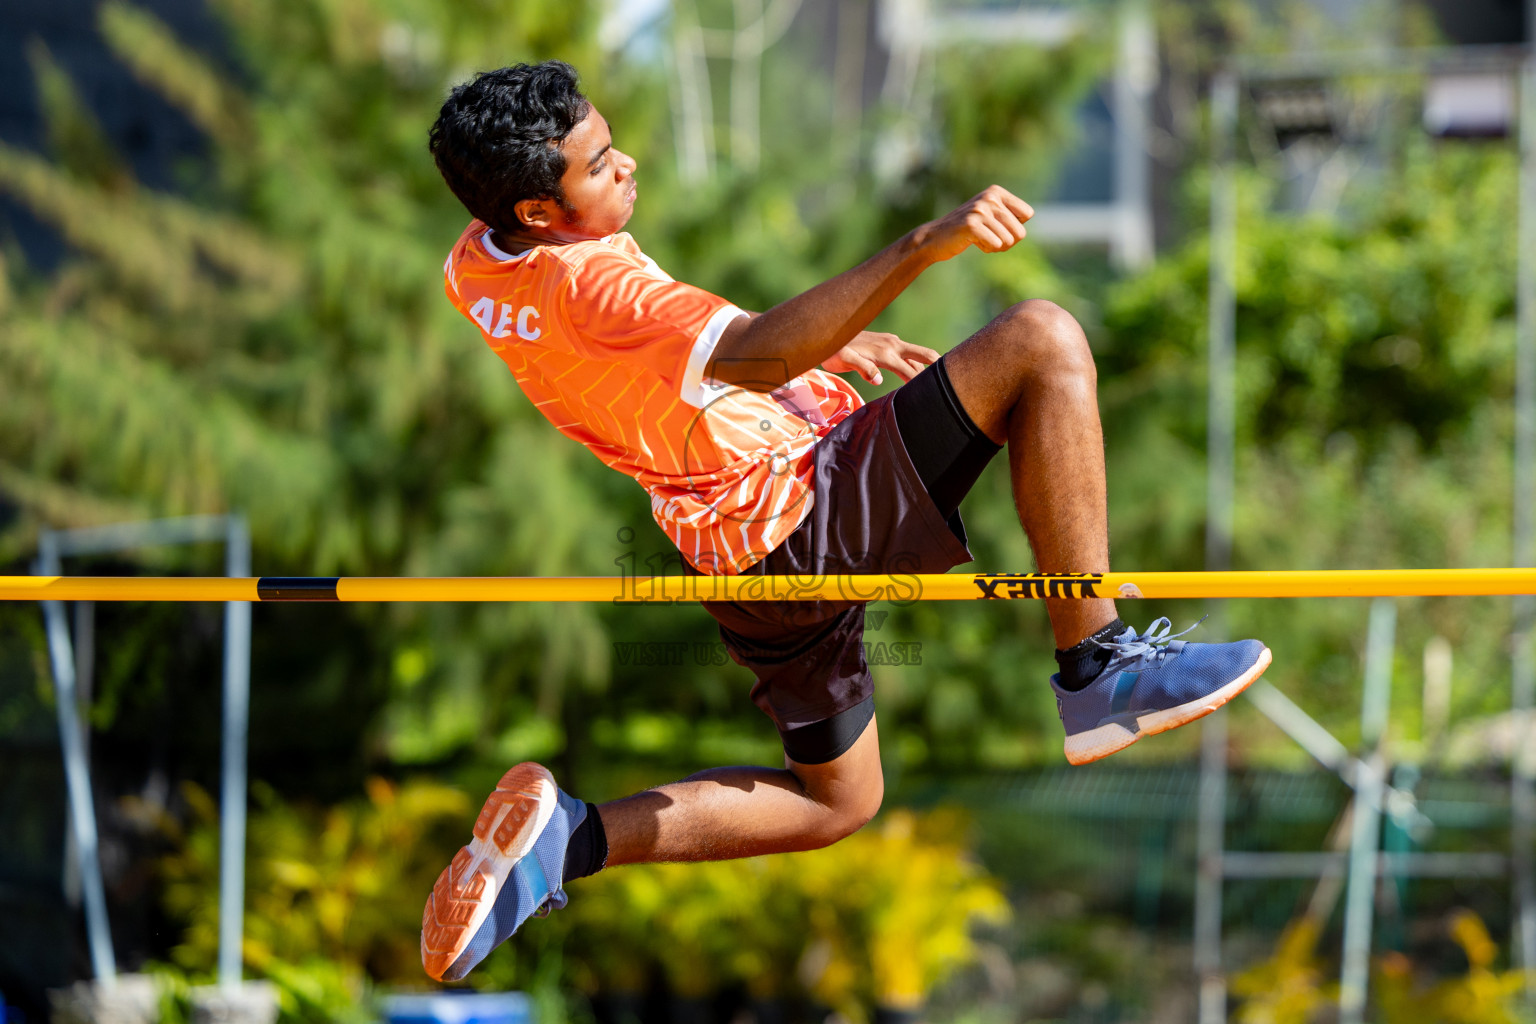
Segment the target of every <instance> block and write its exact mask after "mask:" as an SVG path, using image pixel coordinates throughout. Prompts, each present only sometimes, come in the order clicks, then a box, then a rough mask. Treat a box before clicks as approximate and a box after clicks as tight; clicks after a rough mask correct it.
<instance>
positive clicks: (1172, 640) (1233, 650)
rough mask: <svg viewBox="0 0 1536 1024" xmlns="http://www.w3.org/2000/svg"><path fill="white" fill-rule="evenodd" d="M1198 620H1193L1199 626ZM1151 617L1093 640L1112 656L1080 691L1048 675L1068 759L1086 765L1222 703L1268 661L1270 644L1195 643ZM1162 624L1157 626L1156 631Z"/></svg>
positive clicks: (1166, 622) (1186, 722)
mask: <svg viewBox="0 0 1536 1024" xmlns="http://www.w3.org/2000/svg"><path fill="white" fill-rule="evenodd" d="M1199 624H1200V623H1198V622H1197V623H1195V626H1198V625H1199ZM1195 626H1190V627H1189V629H1186V630H1184V632H1183V633H1171V632H1170V631H1171V630H1172V629H1173V624H1172V623H1171V622H1169V621H1168V620H1167V619H1158V620H1157V621H1156V622H1154V623H1152V625H1151V626H1150V627H1148V629H1147V631H1146V632H1145V633H1141V634H1138V633H1137V632H1136V630H1135V629H1132V628H1129V627H1128V628H1127V629H1126V631H1125V632H1124V633H1121V634H1120V635H1119V636H1117V637H1116V638H1115V639H1113V640H1111V641H1109V642H1108V643H1103V644H1100V646H1101V647H1104V648H1105V649H1107V650H1108V651H1109V652H1110V653H1111V655H1112V657H1111V658H1110V659H1109V664H1108V665H1105V666H1104V670H1103V671H1102V672H1100V673H1099V674H1098V676H1097V677H1096V678H1095V679H1094V680H1093V682H1091V683H1089V684H1088V685H1087V686H1085V687H1083V688H1082V689H1081V690H1077V691H1075V692H1074V691H1070V690H1063V689H1062V688H1061V685H1060V683H1061V677H1060V676H1051V689H1053V690H1055V691H1056V712H1057V714H1059V715H1061V724H1062V725H1063V726H1065V727H1066V730H1067V742H1066V751H1067V760H1068V761H1070V762H1071V763H1072V764H1087V763H1088V762H1090V761H1097V760H1099V759H1100V758H1101V757H1108V756H1109V755H1110V754H1113V753H1114V752H1115V751H1117V750H1124V749H1125V748H1126V747H1128V746H1130V745H1131V744H1132V743H1135V742H1136V741H1137V740H1139V739H1141V738H1142V736H1153V735H1156V734H1157V733H1160V732H1167V731H1168V730H1169V729H1177V728H1178V727H1179V726H1181V725H1187V724H1189V723H1190V722H1193V721H1194V720H1195V719H1197V718H1204V717H1205V716H1206V715H1208V714H1210V713H1211V712H1212V711H1215V710H1216V709H1217V708H1219V707H1221V706H1222V705H1223V704H1225V703H1226V702H1227V701H1229V700H1231V699H1232V698H1233V697H1236V696H1237V695H1238V694H1240V693H1242V692H1243V691H1244V690H1245V689H1247V688H1248V684H1250V683H1252V682H1253V681H1254V680H1255V679H1257V678H1259V676H1261V675H1263V674H1264V670H1265V669H1266V668H1268V667H1269V661H1270V653H1269V648H1268V647H1265V646H1264V645H1263V644H1262V643H1260V642H1259V641H1257V640H1238V641H1235V642H1233V643H1229V644H1194V643H1189V642H1187V641H1184V640H1180V639H1178V638H1179V637H1181V636H1183V635H1184V633H1188V632H1189V630H1190V629H1194V628H1195ZM1159 630H1161V632H1159Z"/></svg>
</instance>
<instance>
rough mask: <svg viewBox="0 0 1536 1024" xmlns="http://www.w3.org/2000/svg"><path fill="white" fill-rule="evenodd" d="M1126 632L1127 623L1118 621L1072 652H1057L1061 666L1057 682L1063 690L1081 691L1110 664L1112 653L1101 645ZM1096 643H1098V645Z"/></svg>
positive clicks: (1076, 646) (1076, 645)
mask: <svg viewBox="0 0 1536 1024" xmlns="http://www.w3.org/2000/svg"><path fill="white" fill-rule="evenodd" d="M1124 632H1125V623H1123V622H1121V621H1120V620H1119V619H1116V620H1115V621H1114V622H1111V623H1110V624H1109V625H1107V626H1105V627H1104V628H1103V629H1101V630H1099V631H1098V632H1097V633H1095V634H1093V635H1092V636H1090V637H1088V638H1087V639H1086V640H1084V641H1082V642H1081V643H1079V644H1074V645H1073V647H1072V649H1071V650H1067V651H1057V652H1056V664H1058V665H1060V666H1061V676H1060V678H1058V679H1057V680H1056V683H1057V685H1058V686H1060V687H1061V688H1062V689H1063V690H1072V691H1076V690H1081V689H1082V688H1083V687H1085V686H1087V685H1088V684H1089V683H1091V682H1093V680H1094V677H1095V676H1097V675H1098V674H1099V673H1100V672H1102V671H1104V666H1105V665H1108V664H1109V659H1110V653H1109V652H1108V651H1106V650H1105V649H1104V648H1102V647H1100V646H1099V643H1102V642H1105V641H1109V640H1113V639H1114V638H1115V637H1117V636H1119V635H1120V634H1121V633H1124ZM1095 641H1098V643H1096V642H1095Z"/></svg>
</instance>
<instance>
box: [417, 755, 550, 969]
mask: <svg viewBox="0 0 1536 1024" xmlns="http://www.w3.org/2000/svg"><path fill="white" fill-rule="evenodd" d="M558 792H559V791H558V789H557V788H556V786H555V779H554V776H552V775H550V774H549V770H548V769H547V768H545V767H544V766H543V765H538V764H534V763H533V762H531V761H528V762H524V763H523V764H520V765H517V766H516V767H514V768H512V769H509V770H508V771H507V773H506V774H505V775H503V776H502V777H501V781H500V782H498V783H497V784H496V790H495V792H493V793H491V795H490V797H489V798H488V799H487V800H486V801H485V806H484V807H482V808H480V816H479V817H478V818H476V819H475V828H474V839H472V840H471V841H470V843H469V845H468V846H465V847H464V848H462V849H461V850H459V852H458V853H457V854H455V855H454V858H453V862H452V863H451V864H449V865H448V866H447V867H446V868H444V869H443V873H442V874H440V875H438V876H437V882H436V883H435V884H434V885H433V886H432V894H431V895H430V896H428V897H427V905H426V907H425V908H424V909H423V910H422V912H421V965H422V966H423V967H424V968H426V971H427V974H429V975H430V976H431V977H433V978H434V979H436V980H438V981H442V980H443V976H444V975H445V974H446V973H447V972H448V969H449V968H450V967H452V966H453V964H454V962H455V961H456V960H458V958H459V956H460V955H462V954H463V952H464V949H465V947H466V946H468V945H469V941H470V939H472V938H474V936H475V932H477V931H479V929H480V926H481V925H482V924H483V923H484V922H485V919H486V917H487V916H489V914H490V912H491V907H492V905H493V904H495V902H496V894H497V893H499V892H500V891H501V886H502V883H504V882H505V881H506V880H507V875H508V874H510V873H511V871H512V867H513V865H514V864H516V863H517V862H518V861H519V860H520V859H521V858H522V857H523V856H524V855H525V854H527V852H528V851H529V849H531V848H532V847H533V841H534V840H535V839H537V838H538V837H539V833H540V832H542V831H543V830H544V826H545V825H546V824H548V823H549V817H550V815H551V814H553V813H554V810H555V802H556V799H557V796H558Z"/></svg>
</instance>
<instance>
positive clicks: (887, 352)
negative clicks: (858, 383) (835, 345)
mask: <svg viewBox="0 0 1536 1024" xmlns="http://www.w3.org/2000/svg"><path fill="white" fill-rule="evenodd" d="M938 359H939V354H938V353H937V352H935V351H934V350H933V349H931V348H924V347H923V346H921V345H913V344H910V343H908V342H905V341H902V340H901V339H900V338H898V337H896V335H894V334H881V333H880V332H878V331H862V332H860V333H859V334H856V335H854V338H853V340H852V341H850V342H849V343H848V344H846V345H844V346H843V347H842V348H840V349H838V350H837V352H836V353H835V354H834V355H833V356H832V358H831V359H828V360H827V361H826V362H824V363H822V364H821V366H822V369H824V370H830V371H831V372H833V373H857V374H858V375H859V376H860V377H863V378H864V379H865V380H867V381H869V382H870V383H871V384H880V383H882V382H883V380H884V378H883V377H881V375H880V371H881V370H890V371H891V372H892V373H894V374H896V376H898V377H900V378H901V379H902V380H903V381H908V380H911V379H912V378H913V377H916V376H917V375H918V374H919V373H922V372H923V367H925V366H927V365H929V364H930V363H935V362H937V361H938Z"/></svg>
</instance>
